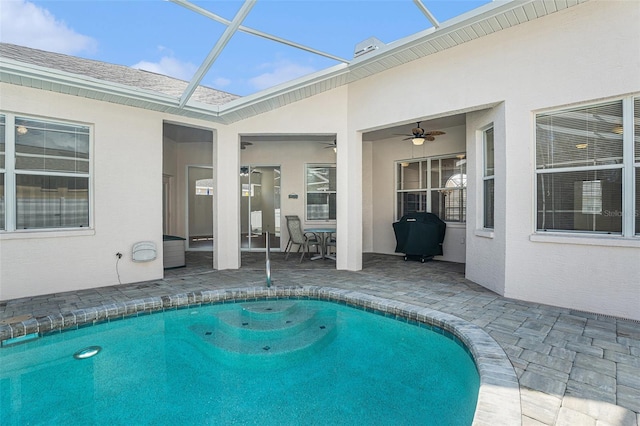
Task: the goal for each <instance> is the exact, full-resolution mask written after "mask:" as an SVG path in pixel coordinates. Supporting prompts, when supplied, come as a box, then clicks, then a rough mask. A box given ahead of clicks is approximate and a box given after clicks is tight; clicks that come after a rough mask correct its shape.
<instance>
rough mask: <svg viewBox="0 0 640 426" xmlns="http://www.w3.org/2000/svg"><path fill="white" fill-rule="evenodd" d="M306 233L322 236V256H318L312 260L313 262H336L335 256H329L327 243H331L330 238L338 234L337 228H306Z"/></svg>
mask: <svg viewBox="0 0 640 426" xmlns="http://www.w3.org/2000/svg"><path fill="white" fill-rule="evenodd" d="M304 232H313V233H315V234H320V254H317V255H315V256H313V257H312V258H311V260H318V259H332V260H336V257H335V256H332V255H330V254H327V241H329V236H330V235H331V234H332V233H334V232H336V228H304Z"/></svg>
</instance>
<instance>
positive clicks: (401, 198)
mask: <svg viewBox="0 0 640 426" xmlns="http://www.w3.org/2000/svg"><path fill="white" fill-rule="evenodd" d="M464 157H465V156H464V154H460V155H456V156H452V157H443V158H424V159H419V160H412V161H402V162H398V163H397V165H396V172H397V184H396V203H397V205H396V216H397V218H400V217H402V216H404V215H405V214H407V213H412V212H419V211H428V212H431V213H434V214H436V215H438V216H439V217H440V218H441V219H442V220H444V221H447V222H461V223H464V222H466V220H467V218H466V211H467V166H466V160H465V159H464Z"/></svg>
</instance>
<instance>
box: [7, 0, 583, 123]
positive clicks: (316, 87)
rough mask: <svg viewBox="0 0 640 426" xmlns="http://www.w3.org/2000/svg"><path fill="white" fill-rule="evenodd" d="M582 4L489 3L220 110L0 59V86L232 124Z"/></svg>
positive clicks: (568, 0)
mask: <svg viewBox="0 0 640 426" xmlns="http://www.w3.org/2000/svg"><path fill="white" fill-rule="evenodd" d="M586 1H588V0H527V1H511V2H507V3H501V2H500V3H499V2H495V3H490V4H487V5H485V6H482V7H480V8H478V9H475V10H473V11H471V12H468V13H466V14H463V15H461V16H459V17H457V18H454V19H451V20H449V21H446V22H443V23H442V24H441V25H440V27H438V28H437V29H433V28H431V29H428V30H425V31H422V32H419V33H416V34H414V35H412V36H409V37H406V38H404V39H401V40H398V41H397V42H394V43H391V44H388V45H386V46H384V47H382V48H381V49H379V50H377V51H375V52H373V53H369V54H366V55H363V56H361V57H358V58H356V59H354V60H353V61H351V62H350V63H349V64H340V65H337V66H334V67H332V68H329V69H327V70H324V71H320V72H318V73H316V74H313V75H311V76H307V77H303V78H300V79H298V80H294V81H292V82H289V83H285V84H282V85H280V86H276V87H275V88H271V89H268V90H265V91H263V92H259V93H256V94H254V95H250V96H246V97H243V98H238V99H235V100H232V101H230V102H227V103H225V104H222V105H211V104H208V103H202V102H198V101H195V100H189V102H188V103H187V104H186V106H184V107H183V108H180V105H179V103H180V100H179V97H177V96H171V95H167V94H163V93H158V92H155V91H152V90H148V89H143V88H139V87H135V86H132V85H124V84H121V83H114V82H109V81H104V80H100V79H96V78H92V77H89V76H83V75H78V74H73V73H69V72H66V71H60V70H52V69H50V68H45V67H40V66H37V65H33V64H24V63H21V62H18V61H14V60H11V59H5V58H2V61H0V81H2V82H6V83H10V84H17V85H23V86H27V87H34V88H38V89H43V90H51V91H54V92H60V93H67V94H71V95H75V96H81V97H87V98H91V99H98V100H102V101H106V102H113V103H118V104H123V105H129V106H133V107H138V108H145V109H149V110H153V111H162V112H167V113H170V114H176V115H181V116H188V117H193V118H201V119H205V120H209V121H214V122H220V123H233V122H236V121H240V120H243V119H246V118H249V117H252V116H255V115H259V114H262V113H264V112H267V111H272V110H274V109H277V108H280V107H282V106H284V105H288V104H290V103H293V102H296V101H299V100H302V99H305V98H308V97H311V96H314V95H317V94H320V93H322V92H325V91H328V90H332V89H335V88H337V87H340V86H343V85H345V84H348V83H351V82H354V81H357V80H360V79H363V78H366V77H369V76H371V75H373V74H376V73H379V72H383V71H386V70H389V69H391V68H394V67H397V66H399V65H402V64H406V63H408V62H411V61H413V60H416V59H419V58H424V57H427V56H429V55H432V54H435V53H438V52H441V51H444V50H447V49H450V48H453V47H455V46H458V45H460V44H463V43H466V42H469V41H472V40H475V39H477V38H480V37H484V36H486V35H489V34H492V33H495V32H498V31H501V30H503V29H507V28H510V27H513V26H516V25H520V24H523V23H526V22H529V21H532V20H535V19H538V18H541V17H544V16H546V15H549V14H551V13H555V12H557V11H560V10H563V9H566V8H569V7H572V6H575V5H577V4H580V3H584V2H586Z"/></svg>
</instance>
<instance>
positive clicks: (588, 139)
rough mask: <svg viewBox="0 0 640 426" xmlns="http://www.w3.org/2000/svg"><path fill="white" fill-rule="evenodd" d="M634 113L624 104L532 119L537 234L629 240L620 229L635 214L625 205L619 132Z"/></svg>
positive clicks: (628, 181)
mask: <svg viewBox="0 0 640 426" xmlns="http://www.w3.org/2000/svg"><path fill="white" fill-rule="evenodd" d="M635 105H638V101H637V99H636V100H635ZM633 109H634V102H631V99H630V98H627V99H625V100H620V101H616V102H610V103H605V104H600V105H591V106H587V107H581V108H574V109H571V110H564V111H556V112H551V113H545V114H538V116H536V169H537V172H536V175H537V176H536V178H537V179H536V182H537V191H536V192H537V200H536V206H537V215H536V228H537V229H538V230H539V231H573V232H591V233H605V234H624V235H633V233H632V232H631V231H632V230H631V229H628V230H625V229H623V228H624V227H625V223H628V222H627V221H625V217H626V216H627V215H632V214H634V212H633V210H631V209H630V208H627V207H625V203H624V201H623V200H624V199H625V192H626V191H628V189H630V188H632V187H633V175H632V173H629V172H631V170H628V169H626V170H625V165H624V164H625V162H624V158H625V157H626V156H627V153H626V152H625V150H624V137H625V133H624V129H623V128H622V123H623V116H626V115H627V114H632V113H633V112H632V110H633ZM630 133H631V132H629V134H630ZM629 155H631V152H629ZM636 170H637V169H636ZM629 228H630V227H629ZM635 232H636V233H637V232H638V230H637V229H636V230H635Z"/></svg>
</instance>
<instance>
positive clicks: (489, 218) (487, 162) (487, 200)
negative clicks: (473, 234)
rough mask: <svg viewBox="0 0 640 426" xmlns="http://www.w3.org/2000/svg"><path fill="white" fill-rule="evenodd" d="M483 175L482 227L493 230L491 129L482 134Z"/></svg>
mask: <svg viewBox="0 0 640 426" xmlns="http://www.w3.org/2000/svg"><path fill="white" fill-rule="evenodd" d="M483 148H484V173H483V176H482V180H483V182H484V184H483V196H484V197H483V198H484V221H483V227H484V228H487V229H493V227H494V210H495V176H494V174H495V160H494V156H495V151H494V146H493V127H491V128H489V129H487V130H485V131H484V132H483Z"/></svg>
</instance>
